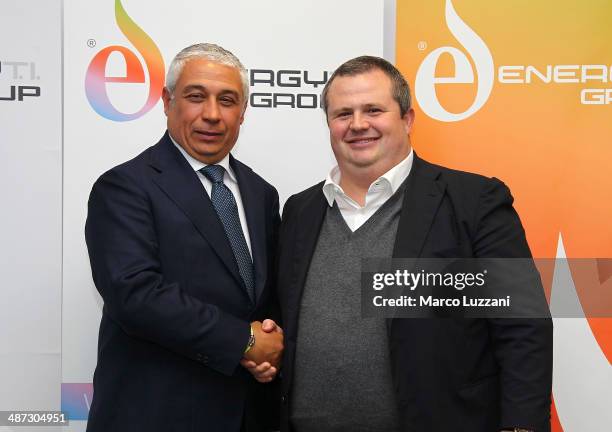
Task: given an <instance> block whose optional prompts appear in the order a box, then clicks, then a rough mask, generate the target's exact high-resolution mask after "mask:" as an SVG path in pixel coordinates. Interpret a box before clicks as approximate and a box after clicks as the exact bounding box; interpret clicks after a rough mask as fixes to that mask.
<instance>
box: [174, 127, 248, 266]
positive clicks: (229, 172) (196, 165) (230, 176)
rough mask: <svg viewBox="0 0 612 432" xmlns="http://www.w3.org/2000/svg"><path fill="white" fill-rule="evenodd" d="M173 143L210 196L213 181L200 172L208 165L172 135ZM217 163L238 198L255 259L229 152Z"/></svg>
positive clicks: (230, 188) (225, 181) (241, 223)
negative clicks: (186, 149) (196, 157)
mask: <svg viewBox="0 0 612 432" xmlns="http://www.w3.org/2000/svg"><path fill="white" fill-rule="evenodd" d="M170 139H171V140H172V143H173V144H174V145H175V146H176V148H177V149H179V151H180V152H181V154H182V155H183V156H184V157H185V159H187V162H188V163H189V165H191V168H193V170H194V171H195V172H196V174H197V175H198V178H199V179H200V181H201V182H202V185H203V186H204V189H206V193H207V194H208V197H209V198H210V192H211V191H212V182H211V181H210V180H208V179H207V178H206V176H205V175H204V174H202V173H201V172H200V170H201V169H202V168H204V167H205V166H207V165H208V164H205V163H204V162H200V161H199V160H197V159H195V158H193V157H192V156H191V155H190V154H189V153H187V152H186V151H185V149H184V148H183V147H181V146H180V145H179V144H178V143H177V142H176V141H174V138H172V137H170ZM215 165H221V166H222V167H223V168H224V169H225V174H224V175H223V184H224V185H225V186H227V187H228V188H229V190H230V191H232V194H233V195H234V199H235V200H236V205H237V206H238V216H239V217H240V225H241V227H242V232H243V234H244V238H245V240H246V243H247V246H248V247H249V253H250V254H251V259H253V252H252V250H251V237H250V236H249V229H248V225H247V221H246V214H245V212H244V206H243V205H242V196H241V195H240V188H239V187H238V180H237V179H236V175H235V174H234V170H233V169H232V167H231V166H230V164H229V153H228V154H227V155H226V156H225V157H224V158H223V159H221V160H220V161H219V162H217V163H216V164H215Z"/></svg>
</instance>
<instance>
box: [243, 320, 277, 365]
mask: <svg viewBox="0 0 612 432" xmlns="http://www.w3.org/2000/svg"><path fill="white" fill-rule="evenodd" d="M251 327H252V329H253V335H255V344H254V345H253V346H252V347H251V349H249V351H248V352H247V353H246V354H245V355H244V358H245V359H247V360H251V361H253V362H255V363H256V364H258V365H259V364H261V363H264V362H268V363H270V365H271V366H273V367H275V368H276V369H278V367H279V366H280V362H281V359H282V356H283V348H284V345H283V331H282V330H281V329H280V327H278V326H276V328H275V330H274V331H269V330H268V331H265V330H264V329H262V327H261V322H260V321H253V322H252V323H251Z"/></svg>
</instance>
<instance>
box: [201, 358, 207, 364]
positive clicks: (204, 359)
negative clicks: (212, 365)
mask: <svg viewBox="0 0 612 432" xmlns="http://www.w3.org/2000/svg"><path fill="white" fill-rule="evenodd" d="M202 363H204V364H208V356H204V358H203V359H202Z"/></svg>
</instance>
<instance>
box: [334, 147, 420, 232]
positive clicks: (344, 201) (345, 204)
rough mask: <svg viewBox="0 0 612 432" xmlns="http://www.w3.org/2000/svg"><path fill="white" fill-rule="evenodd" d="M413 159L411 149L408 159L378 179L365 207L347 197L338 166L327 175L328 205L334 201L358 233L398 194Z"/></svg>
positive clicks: (367, 194) (373, 184) (366, 200)
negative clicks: (360, 228)
mask: <svg viewBox="0 0 612 432" xmlns="http://www.w3.org/2000/svg"><path fill="white" fill-rule="evenodd" d="M413 159H414V156H413V151H412V149H410V154H409V155H408V156H407V157H406V159H404V160H403V161H401V162H400V163H398V164H397V165H395V166H394V167H393V168H391V169H390V170H389V171H387V172H386V173H384V174H383V175H382V176H380V177H379V178H378V179H376V180H375V181H374V182H373V183H372V184H371V185H370V187H369V188H368V192H367V193H366V197H365V205H364V206H363V207H361V206H360V205H359V204H358V203H357V202H356V201H355V200H353V199H352V198H351V197H349V196H348V195H346V194H345V193H344V191H343V190H342V188H341V187H340V169H339V168H338V166H337V165H336V166H335V167H334V168H332V170H331V171H330V173H329V174H328V175H327V179H326V180H325V184H324V185H323V194H324V195H325V198H326V199H327V203H328V204H329V206H330V207H333V205H334V201H335V202H337V203H338V209H340V213H341V214H342V217H343V218H344V221H345V222H346V224H347V225H348V227H349V228H350V229H351V231H353V232H354V231H356V230H357V229H359V227H360V226H361V225H363V224H364V223H365V222H366V221H367V220H368V219H370V217H371V216H372V215H373V214H374V213H376V211H377V210H378V209H379V208H380V207H381V206H382V205H383V204H384V203H385V202H387V200H388V199H389V198H391V197H392V196H393V194H394V193H395V192H397V190H398V189H399V187H400V186H401V185H402V183H403V182H404V180H406V178H408V175H409V174H410V170H411V169H412V161H413Z"/></svg>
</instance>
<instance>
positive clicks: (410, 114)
mask: <svg viewBox="0 0 612 432" xmlns="http://www.w3.org/2000/svg"><path fill="white" fill-rule="evenodd" d="M414 116H415V114H414V109H412V108H410V109H409V110H408V111H407V112H406V114H404V117H402V120H404V128H405V129H406V133H407V134H410V131H411V130H412V125H413V124H414Z"/></svg>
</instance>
